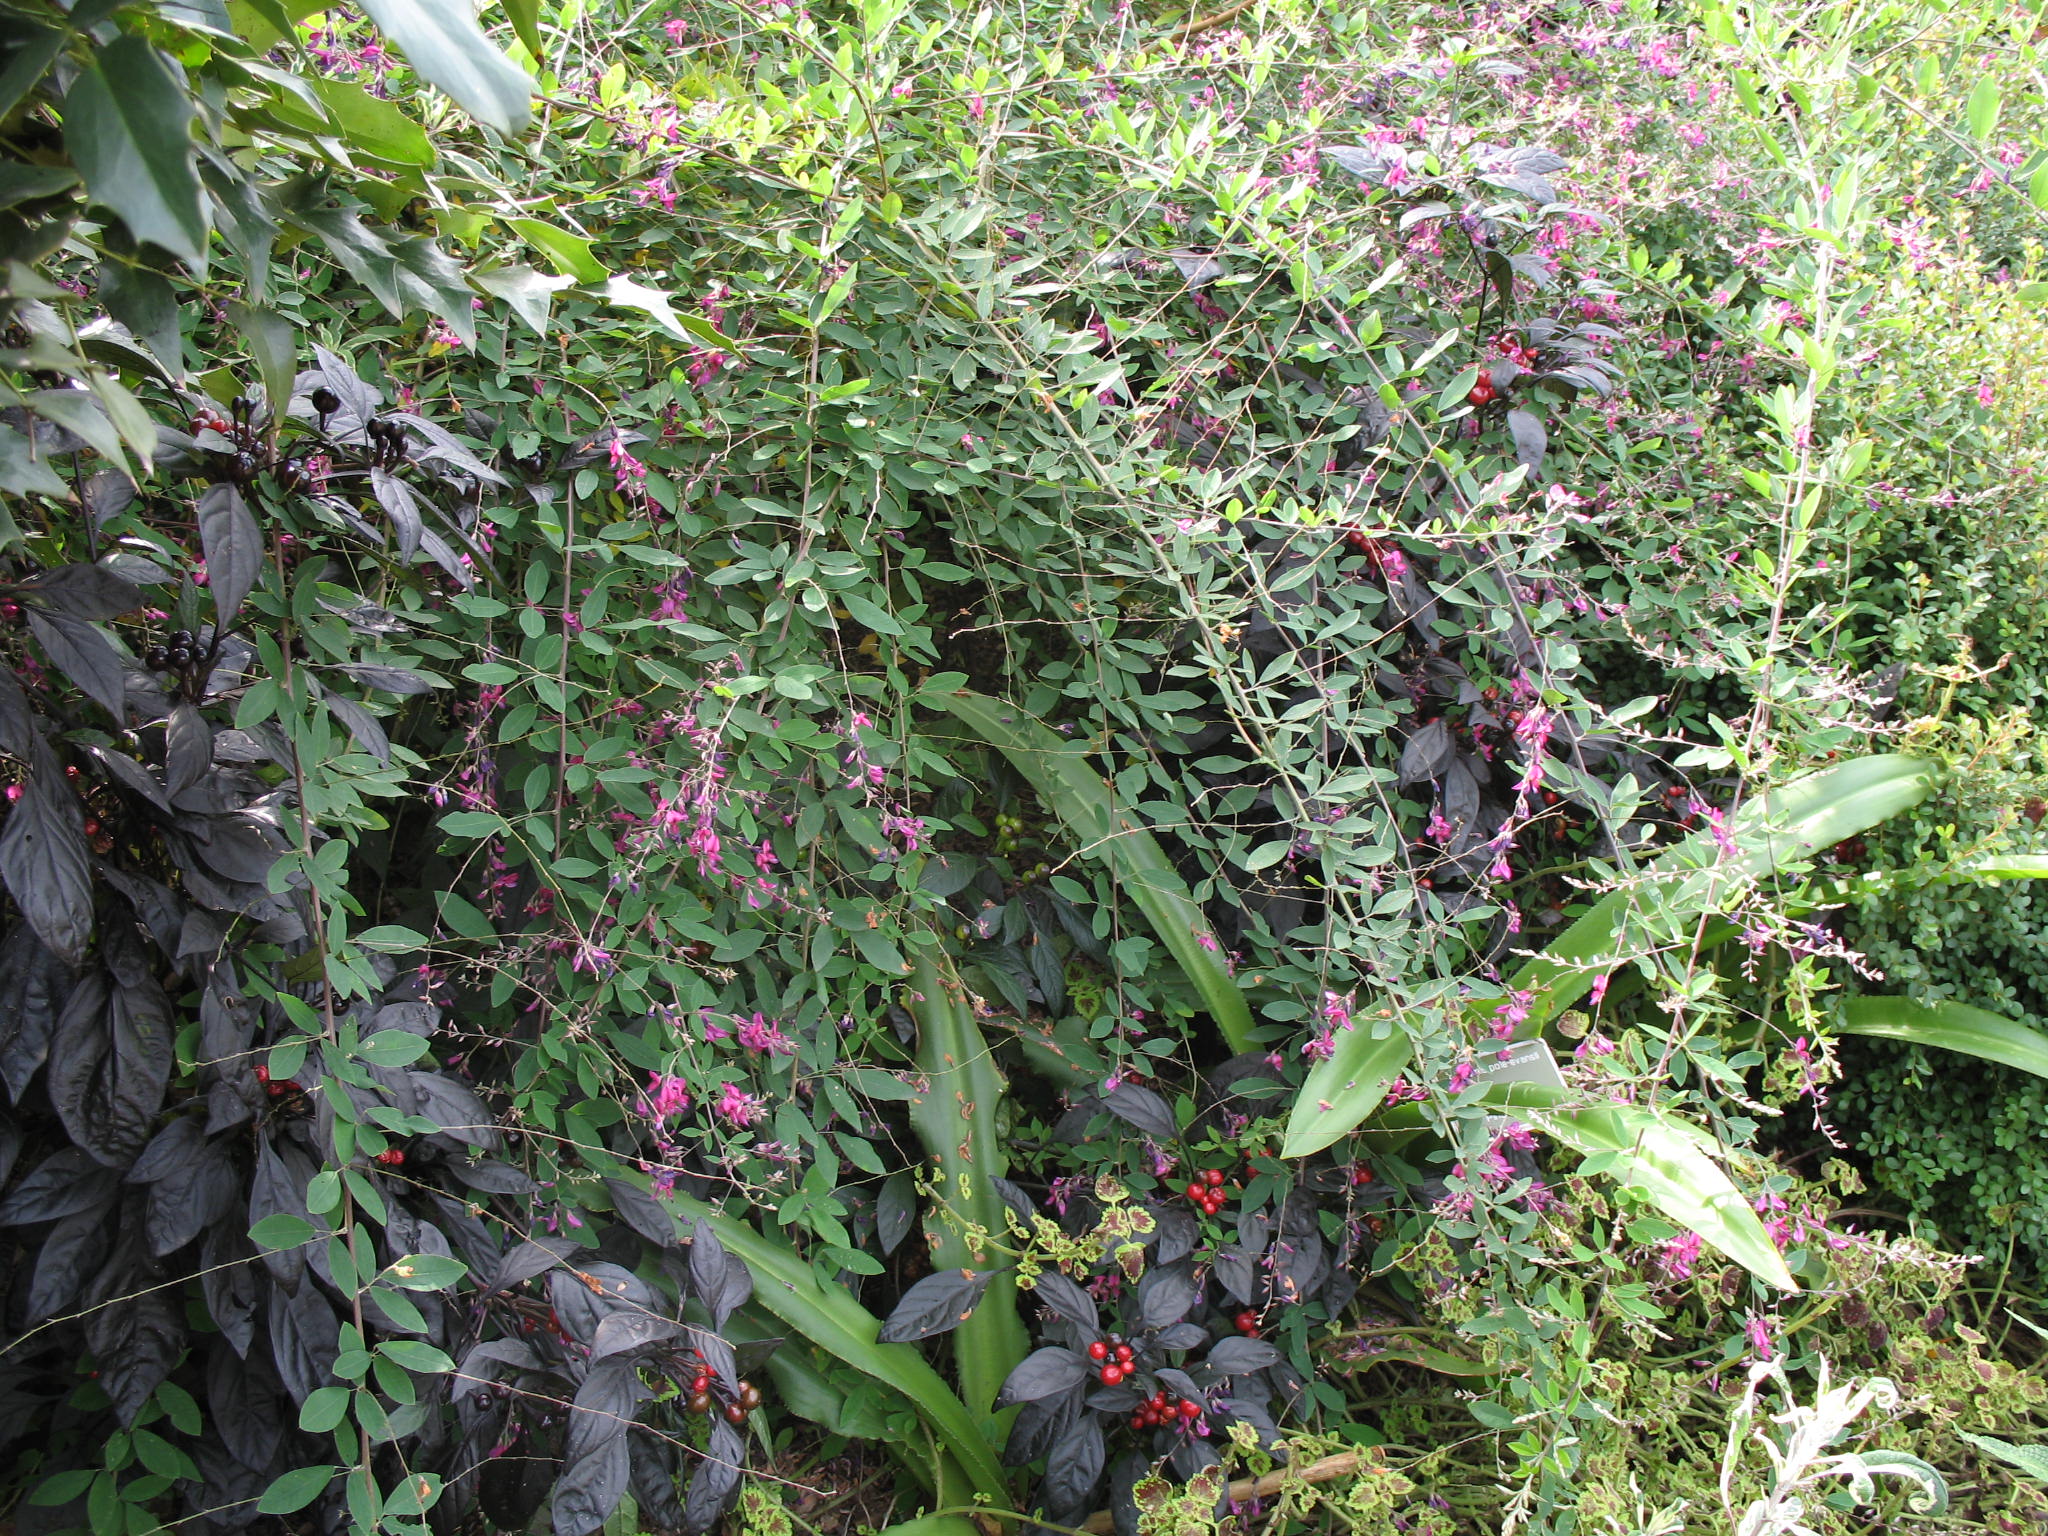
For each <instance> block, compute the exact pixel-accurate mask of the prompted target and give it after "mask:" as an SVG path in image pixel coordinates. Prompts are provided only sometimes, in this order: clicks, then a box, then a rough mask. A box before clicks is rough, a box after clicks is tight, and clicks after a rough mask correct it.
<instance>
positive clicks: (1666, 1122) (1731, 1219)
mask: <svg viewBox="0 0 2048 1536" xmlns="http://www.w3.org/2000/svg"><path fill="white" fill-rule="evenodd" d="M1510 1097H1512V1099H1513V1100H1514V1101H1515V1103H1516V1105H1517V1107H1518V1112H1519V1113H1522V1114H1524V1115H1526V1116H1527V1117H1528V1119H1529V1123H1530V1124H1531V1125H1533V1126H1535V1127H1536V1129H1538V1130H1540V1131H1543V1132H1544V1133H1545V1134H1547V1135H1549V1136H1550V1137H1551V1138H1552V1139H1554V1140H1556V1141H1560V1142H1562V1143H1563V1144H1564V1145H1566V1146H1568V1147H1570V1148H1571V1149H1572V1150H1573V1151H1575V1152H1578V1153H1581V1154H1582V1155H1584V1156H1587V1157H1592V1156H1594V1155H1596V1154H1599V1153H1605V1154H1608V1156H1609V1157H1610V1159H1611V1166H1610V1168H1609V1172H1610V1173H1611V1174H1612V1176H1613V1177H1614V1178H1615V1180H1616V1181H1618V1182H1619V1183H1622V1184H1626V1185H1629V1186H1631V1187H1633V1188H1635V1189H1638V1190H1641V1191H1642V1192H1643V1194H1645V1195H1646V1196H1648V1197H1649V1200H1650V1203H1651V1204H1652V1205H1654V1206H1656V1207H1657V1209H1658V1210H1659V1211H1661V1212H1662V1213H1663V1214H1664V1215H1666V1216H1668V1217H1670V1218H1671V1220H1673V1221H1675V1222H1677V1223H1678V1224H1679V1225H1680V1226H1681V1227H1684V1228H1685V1229H1686V1230H1688V1231H1690V1232H1696V1233H1698V1234H1699V1237H1700V1240H1701V1241H1702V1242H1704V1243H1706V1244H1707V1245H1708V1246H1709V1247H1711V1248H1713V1249H1716V1250H1717V1251H1719V1252H1721V1253H1723V1254H1726V1255H1727V1256H1728V1257H1729V1258H1731V1259H1733V1260H1734V1261H1735V1262H1736V1263H1738V1264H1740V1265H1741V1266H1742V1267H1743V1268H1744V1269H1746V1270H1748V1271H1749V1272H1750V1273H1751V1274H1753V1275H1755V1276H1756V1277H1757V1278H1758V1279H1759V1280H1762V1281H1764V1282H1765V1283H1767V1284H1769V1285H1775V1286H1777V1287H1778V1288H1779V1289H1780V1290H1785V1291H1796V1290H1798V1289H1799V1286H1798V1284H1797V1282H1795V1281H1794V1280H1793V1278H1792V1272H1791V1271H1790V1270H1789V1269H1787V1268H1786V1267H1785V1256H1784V1255H1783V1254H1781V1253H1780V1252H1778V1245H1777V1244H1776V1243H1774V1242H1772V1241H1771V1235H1770V1233H1768V1232H1766V1231H1765V1230H1764V1225H1763V1223H1762V1222H1761V1221H1759V1220H1758V1219H1757V1215H1756V1212H1755V1211H1753V1210H1751V1209H1750V1205H1749V1202H1748V1201H1747V1200H1745V1199H1743V1197H1742V1191H1741V1190H1739V1189H1737V1188H1736V1187H1735V1181H1734V1180H1732V1179H1730V1178H1729V1177H1728V1174H1727V1171H1726V1170H1725V1169H1723V1168H1722V1167H1721V1165H1720V1164H1719V1163H1718V1162H1716V1161H1715V1160H1714V1158H1713V1156H1712V1152H1711V1149H1712V1147H1713V1141H1712V1139H1711V1138H1710V1137H1709V1136H1708V1135H1707V1134H1706V1132H1704V1131H1702V1130H1701V1129H1700V1128H1699V1127H1698V1126H1695V1125H1689V1124H1687V1123H1686V1122H1685V1121H1683V1120H1679V1119H1677V1118H1676V1117H1674V1116H1671V1115H1667V1114H1664V1113H1663V1112H1661V1111H1659V1110H1655V1109H1646V1108H1643V1107H1642V1106H1639V1105H1635V1104H1594V1105H1587V1106H1583V1107H1580V1108H1566V1107H1564V1105H1563V1099H1564V1095H1563V1094H1562V1093H1561V1092H1560V1091H1559V1090H1557V1089H1555V1088H1542V1087H1539V1086H1537V1085H1535V1084H1530V1083H1520V1084H1516V1085H1515V1091H1514V1092H1513V1093H1512V1095H1510ZM1546 1099H1547V1100H1549V1101H1550V1103H1551V1104H1552V1105H1553V1106H1554V1107H1547V1108H1546V1107H1542V1104H1543V1101H1544V1100H1546Z"/></svg>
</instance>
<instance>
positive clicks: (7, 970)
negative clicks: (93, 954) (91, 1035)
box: [0, 923, 76, 1103]
mask: <svg viewBox="0 0 2048 1536" xmlns="http://www.w3.org/2000/svg"><path fill="white" fill-rule="evenodd" d="M75 985H76V982H75V981H74V979H73V976H72V972H71V967H69V966H68V965H66V964H65V963H64V962H63V961H62V960H59V959H58V958H57V957H56V956H55V955H53V954H51V953H50V951H49V950H48V949H47V948H46V947H44V945H43V942H42V940H40V939H38V938H37V937H36V935H35V930H34V929H33V928H31V927H29V925H28V924H27V923H16V924H15V925H14V926H13V927H12V928H11V929H9V930H8V933H7V938H6V940H5V942H0V1077H4V1078H5V1079H6V1080H7V1093H8V1096H9V1097H10V1098H12V1099H14V1100H15V1101H16V1102H17V1103H18V1102H20V1099H21V1096H22V1095H23V1094H24V1093H26V1092H27V1091H28V1085H29V1080H30V1079H31V1078H33V1077H34V1076H35V1075H36V1072H37V1070H38V1069H39V1068H40V1067H41V1066H42V1064H43V1062H44V1061H45V1060H46V1059H48V1057H49V1054H50V1037H51V1035H52V1034H54V1033H55V1032H56V1028H57V1017H58V1014H59V1012H60V1010H61V1009H62V1007H63V1005H64V1000H65V999H66V998H67V997H69V996H70V995H71V989H72V988H73V986H75Z"/></svg>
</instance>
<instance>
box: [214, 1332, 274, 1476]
mask: <svg viewBox="0 0 2048 1536" xmlns="http://www.w3.org/2000/svg"><path fill="white" fill-rule="evenodd" d="M206 1405H207V1408H208V1409H209V1410H210V1412H211V1418H210V1419H209V1421H208V1428H209V1430H210V1431H211V1432H212V1433H213V1434H215V1435H218V1436H219V1437H220V1440H221V1443H222V1444H224V1445H225V1446H226V1447H227V1448H228V1451H229V1452H230V1454H232V1455H233V1456H234V1458H235V1460H237V1461H239V1462H240V1463H241V1464H242V1465H243V1466H245V1467H247V1468H249V1469H250V1470H251V1471H254V1472H262V1471H266V1470H268V1468H269V1466H270V1463H271V1461H272V1459H273V1458H274V1457H275V1456H276V1455H277V1448H278V1446H279V1445H280V1444H282V1443H283V1440H284V1430H285V1426H286V1425H287V1424H288V1423H289V1422H290V1419H288V1418H287V1417H286V1408H285V1402H284V1393H283V1390H282V1389H281V1388H280V1386H279V1384H278V1380H277V1373H276V1372H275V1371H273V1370H272V1369H271V1368H270V1362H269V1361H268V1360H265V1359H264V1358H263V1357H262V1356H261V1355H260V1354H259V1355H257V1356H255V1357H254V1358H253V1359H251V1360H249V1361H247V1362H246V1363H245V1362H244V1361H243V1359H242V1357H241V1356H240V1355H238V1354H236V1353H235V1351H234V1350H233V1349H230V1348H227V1347H225V1346H224V1345H221V1344H216V1345H215V1346H214V1348H213V1351H212V1353H211V1354H210V1355H208V1357H207V1361H206Z"/></svg>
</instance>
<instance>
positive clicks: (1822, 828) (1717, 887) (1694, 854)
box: [1510, 754, 1936, 1036]
mask: <svg viewBox="0 0 2048 1536" xmlns="http://www.w3.org/2000/svg"><path fill="white" fill-rule="evenodd" d="M1935 773H1936V770H1935V767H1934V765H1933V764H1932V763H1928V762H1922V761H1920V760H1919V759H1917V758H1910V757H1901V756H1897V755H1893V754H1881V755H1878V756H1874V757H1861V758H1857V759H1856V760H1855V761H1854V762H1848V763H1843V764H1841V765H1840V766H1839V767H1835V768H1828V769H1824V770H1823V771H1822V772H1820V773H1815V774H1810V775H1808V776H1807V777H1806V778H1803V779H1799V780H1797V781H1795V782H1793V783H1791V784H1787V785H1785V786H1784V787H1783V788H1780V789H1774V790H1771V791H1769V792H1767V793H1765V794H1762V795H1759V796H1758V797H1757V798H1756V799H1754V800H1752V801H1750V803H1749V804H1748V805H1746V806H1744V807H1743V808H1742V809H1741V810H1740V811H1738V812H1737V813H1736V814H1735V815H1734V816H1733V817H1731V818H1730V820H1729V825H1728V827H1727V828H1726V836H1727V838H1728V840H1729V842H1730V843H1731V844H1732V845H1733V851H1732V852H1730V851H1728V850H1726V849H1724V848H1723V847H1722V846H1721V845H1720V843H1719V842H1718V841H1717V840H1716V839H1715V837H1714V836H1713V835H1712V834H1711V833H1710V832H1700V833H1696V834H1695V835H1693V836H1692V837H1689V838H1687V839H1686V840H1685V841H1684V842H1682V843H1679V844H1678V845H1677V846H1676V847H1674V848H1671V849H1669V850H1668V851H1667V852H1665V853H1664V854H1662V855H1661V856H1660V857H1659V858H1657V859H1656V860H1655V861H1654V862H1653V863H1652V864H1651V865H1650V867H1649V869H1648V870H1647V871H1645V873H1644V877H1643V878H1642V879H1641V880H1639V881H1636V882H1632V883H1630V884H1628V885H1626V886H1624V887H1623V888H1622V889H1620V890H1617V891H1613V892H1611V893H1609V894H1608V895H1607V896H1606V897H1604V898H1602V900H1601V901H1600V902H1599V903H1597V904H1596V905H1595V906H1594V908H1593V909H1592V911H1590V912H1588V913H1587V914H1586V915H1585V916H1584V917H1582V918H1580V919H1579V920H1578V921H1577V922H1575V923H1573V924H1572V925H1571V926H1570V927H1569V928H1567V929H1565V931H1564V932H1563V933H1561V934H1559V935H1558V936H1557V937H1556V938H1555V939H1553V940H1551V942H1550V943H1549V944H1548V945H1546V946H1545V947H1544V950H1543V953H1542V954H1540V955H1538V956H1537V957H1536V958H1535V959H1533V960H1531V961H1529V963H1528V964H1526V965H1524V966H1523V967H1522V968H1521V969H1520V970H1519V971H1517V972H1516V973H1515V976H1514V979H1513V981H1512V982H1511V983H1510V986H1511V988H1512V989H1513V990H1514V991H1518V992H1530V993H1533V994H1534V996H1533V998H1532V999H1531V1002H1530V1005H1529V1017H1528V1020H1527V1022H1526V1023H1524V1024H1523V1025H1522V1026H1521V1030H1520V1033H1521V1034H1522V1035H1524V1036H1527V1035H1533V1034H1538V1033H1540V1032H1541V1031H1542V1029H1543V1026H1544V1025H1545V1023H1547V1022H1548V1021H1549V1020H1550V1019H1552V1018H1554V1017H1555V1016H1556V1015H1557V1014H1559V1013H1560V1012H1562V1011H1563V1010H1564V1009H1566V1008H1569V1007H1570V1006H1571V1005H1572V1004H1573V1003H1575V1002H1577V1001H1578V1000H1579V999H1580V998H1582V997H1584V996H1585V995H1586V993H1587V992H1588V991H1589V990H1590V989H1591V988H1592V985H1593V982H1594V979H1595V978H1596V977H1598V976H1599V975H1600V974H1601V973H1603V972H1605V971H1609V970H1612V969H1613V968H1614V967H1616V966H1619V965H1623V964H1626V963H1627V962H1628V961H1630V960H1631V959H1633V958H1634V957H1636V956H1637V955H1640V954H1643V953H1647V952H1648V951H1649V950H1651V949H1653V948H1655V947H1656V946H1658V945H1659V944H1662V943H1674V942H1683V941H1686V940H1687V939H1689V937H1690V935H1689V933H1687V932H1686V931H1685V930H1686V927H1687V925H1690V924H1693V923H1696V922H1697V920H1698V919H1699V918H1700V917H1701V916H1702V915H1704V914H1707V913H1712V912H1718V911H1725V910H1726V909H1727V908H1728V907H1729V906H1730V904H1732V903H1733V902H1734V901H1735V900H1736V899H1737V898H1739V897H1740V896H1741V895H1742V894H1743V893H1744V892H1745V891H1747V890H1748V889H1749V888H1750V887H1751V886H1752V885H1754V884H1755V883H1756V882H1757V881H1758V880H1760V879H1761V878H1763V877H1764V876H1766V875H1768V874H1771V873H1772V872H1773V871H1776V870H1778V869H1782V868H1783V867H1785V866H1786V865H1788V864H1792V863H1796V862H1797V861H1799V860H1801V859H1804V858H1807V857H1810V856H1811V855H1812V854H1813V853H1815V852H1816V851H1818V850H1819V849H1822V848H1826V847H1828V846H1830V845H1831V844H1834V843H1838V842H1840V841H1841V840H1842V839H1843V838H1845V837H1853V836H1855V835H1856V834H1857V833H1858V832H1861V831H1864V830H1865V829H1866V828H1869V827H1874V826H1876V825H1877V824H1878V823H1879V822H1881V821H1883V820H1885V819H1886V818H1887V817H1890V816H1895V815H1897V814H1898V813H1899V812H1900V811H1902V810H1905V809H1907V808H1908V807H1909V806H1914V805H1918V804H1919V803H1920V802H1921V801H1922V800H1924V799H1926V798H1927V796H1928V794H1929V793H1931V792H1932V790H1933V788H1934V780H1935Z"/></svg>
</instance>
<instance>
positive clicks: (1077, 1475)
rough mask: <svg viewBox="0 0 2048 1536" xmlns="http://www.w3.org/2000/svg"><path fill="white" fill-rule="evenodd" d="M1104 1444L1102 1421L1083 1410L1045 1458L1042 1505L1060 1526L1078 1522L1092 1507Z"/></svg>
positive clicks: (1097, 1484) (1100, 1480)
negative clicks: (1043, 1503) (1043, 1499)
mask: <svg viewBox="0 0 2048 1536" xmlns="http://www.w3.org/2000/svg"><path fill="white" fill-rule="evenodd" d="M1106 1459H1107V1447H1106V1446H1104V1444H1103V1441H1102V1420H1101V1419H1099V1418H1097V1417H1096V1416H1095V1415H1094V1414H1092V1413H1084V1414H1082V1415H1081V1417H1080V1418H1078V1419H1076V1420H1075V1421H1074V1422H1073V1423H1072V1424H1071V1425H1069V1426H1068V1427H1067V1432H1066V1433H1065V1434H1063V1435H1061V1436H1060V1438H1059V1440H1058V1441H1057V1442H1056V1443H1055V1444H1054V1445H1053V1448H1052V1451H1051V1452H1050V1454H1048V1455H1047V1457H1046V1459H1045V1485H1044V1489H1045V1507H1046V1512H1047V1514H1048V1515H1050V1516H1051V1517H1052V1519H1053V1520H1054V1521H1055V1522H1056V1523H1058V1524H1060V1525H1079V1524H1080V1523H1081V1522H1082V1521H1083V1520H1085V1519H1086V1518H1087V1517H1088V1516H1089V1515H1090V1514H1092V1513H1093V1512H1094V1509H1095V1492H1096V1489H1097V1488H1098V1487H1100V1486H1101V1483H1102V1467H1103V1463H1104V1461H1105V1460H1106Z"/></svg>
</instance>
